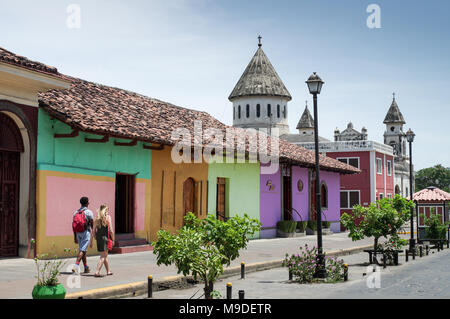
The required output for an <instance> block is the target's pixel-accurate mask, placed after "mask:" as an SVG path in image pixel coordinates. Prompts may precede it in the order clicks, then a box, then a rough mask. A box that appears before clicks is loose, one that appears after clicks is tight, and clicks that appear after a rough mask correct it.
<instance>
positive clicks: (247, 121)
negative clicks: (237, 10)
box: [228, 36, 292, 135]
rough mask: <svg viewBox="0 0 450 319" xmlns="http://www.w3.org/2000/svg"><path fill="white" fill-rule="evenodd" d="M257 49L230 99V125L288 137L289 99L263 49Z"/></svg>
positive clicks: (259, 37) (259, 46)
mask: <svg viewBox="0 0 450 319" xmlns="http://www.w3.org/2000/svg"><path fill="white" fill-rule="evenodd" d="M261 39H262V37H261V36H258V49H257V50H256V52H255V54H254V56H253V58H252V59H251V61H250V63H249V64H248V65H247V68H246V69H245V71H244V73H243V74H242V76H241V77H240V79H239V81H238V82H237V84H236V86H235V87H234V89H233V91H232V92H231V94H230V96H229V97H228V99H229V101H230V102H232V103H233V126H236V127H241V128H255V129H266V130H267V132H269V134H275V132H276V130H272V129H273V128H278V129H279V134H280V135H283V134H288V133H289V125H288V120H287V111H288V110H287V102H288V101H290V100H291V99H292V97H291V95H290V93H289V91H288V90H287V89H286V87H285V86H284V84H283V81H281V79H280V77H279V76H278V74H277V72H276V71H275V68H274V67H273V66H272V64H271V63H270V61H269V59H268V58H267V56H266V54H265V53H264V51H263V49H262V44H261Z"/></svg>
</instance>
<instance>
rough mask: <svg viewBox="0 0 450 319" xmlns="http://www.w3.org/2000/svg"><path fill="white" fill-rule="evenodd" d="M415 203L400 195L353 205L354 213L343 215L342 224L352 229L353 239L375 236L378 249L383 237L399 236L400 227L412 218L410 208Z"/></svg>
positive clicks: (375, 246) (350, 235)
mask: <svg viewBox="0 0 450 319" xmlns="http://www.w3.org/2000/svg"><path fill="white" fill-rule="evenodd" d="M413 207H414V203H413V202H412V201H409V200H407V199H405V198H403V197H401V196H400V195H395V197H394V198H392V199H390V198H383V199H380V200H377V202H376V204H374V203H371V204H370V205H369V206H368V207H363V206H360V205H355V206H353V213H352V214H347V213H344V214H343V215H342V216H341V223H342V225H343V226H344V227H345V228H346V229H348V230H349V231H350V234H349V235H348V236H349V237H351V238H352V240H353V241H356V240H361V239H364V238H365V237H373V238H374V250H375V251H376V250H377V247H378V240H379V239H380V238H381V237H385V238H386V239H387V238H388V236H397V232H398V231H399V229H400V227H402V226H403V224H404V223H405V222H406V221H408V219H409V218H410V216H411V215H410V214H411V213H410V210H411V209H412V208H413Z"/></svg>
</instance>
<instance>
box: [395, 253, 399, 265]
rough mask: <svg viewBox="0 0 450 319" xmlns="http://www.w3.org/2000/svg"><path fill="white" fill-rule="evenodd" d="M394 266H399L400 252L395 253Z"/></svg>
mask: <svg viewBox="0 0 450 319" xmlns="http://www.w3.org/2000/svg"><path fill="white" fill-rule="evenodd" d="M394 265H395V266H398V251H396V252H394Z"/></svg>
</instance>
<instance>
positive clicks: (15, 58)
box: [0, 47, 60, 77]
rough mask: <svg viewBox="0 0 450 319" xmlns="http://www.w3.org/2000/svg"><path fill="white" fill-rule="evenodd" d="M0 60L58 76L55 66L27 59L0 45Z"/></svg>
mask: <svg viewBox="0 0 450 319" xmlns="http://www.w3.org/2000/svg"><path fill="white" fill-rule="evenodd" d="M0 62H4V63H8V64H12V65H15V66H19V67H22V68H25V69H29V70H32V71H37V72H41V73H46V74H49V75H53V76H58V77H59V76H60V74H59V73H58V70H57V69H56V68H55V67H52V66H49V65H46V64H44V63H41V62H36V61H32V60H29V59H28V58H26V57H24V56H20V55H17V54H14V53H12V52H10V51H8V50H5V49H3V48H1V47H0Z"/></svg>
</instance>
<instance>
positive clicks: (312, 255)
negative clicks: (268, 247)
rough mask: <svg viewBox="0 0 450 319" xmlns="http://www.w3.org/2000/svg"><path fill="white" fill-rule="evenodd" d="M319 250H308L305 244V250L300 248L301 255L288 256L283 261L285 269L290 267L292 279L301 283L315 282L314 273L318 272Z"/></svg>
mask: <svg viewBox="0 0 450 319" xmlns="http://www.w3.org/2000/svg"><path fill="white" fill-rule="evenodd" d="M316 259H317V248H315V247H313V248H312V249H309V248H308V244H305V249H303V247H300V254H297V255H291V256H290V257H289V255H288V254H286V258H285V260H284V261H283V267H288V268H289V272H290V273H291V274H292V278H293V279H294V280H295V281H298V282H299V283H302V284H303V283H310V282H312V281H313V280H314V273H315V271H316Z"/></svg>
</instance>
